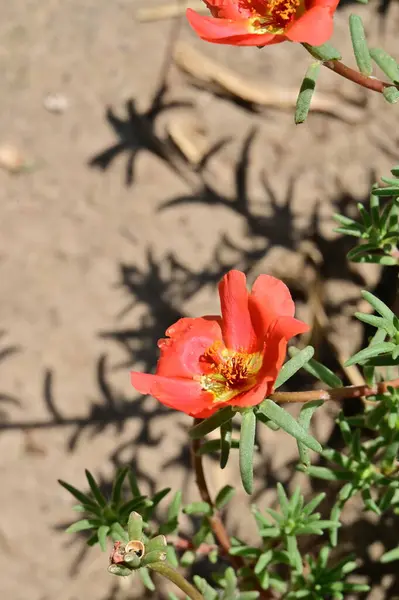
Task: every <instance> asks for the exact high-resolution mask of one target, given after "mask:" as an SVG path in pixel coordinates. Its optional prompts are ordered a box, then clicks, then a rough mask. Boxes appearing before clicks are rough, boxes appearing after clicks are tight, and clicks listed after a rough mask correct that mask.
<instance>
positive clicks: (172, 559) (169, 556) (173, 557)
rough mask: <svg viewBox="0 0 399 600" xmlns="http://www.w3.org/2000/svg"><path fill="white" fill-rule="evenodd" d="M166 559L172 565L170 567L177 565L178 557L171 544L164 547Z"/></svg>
mask: <svg viewBox="0 0 399 600" xmlns="http://www.w3.org/2000/svg"><path fill="white" fill-rule="evenodd" d="M166 560H167V561H168V563H170V564H171V565H172V567H175V568H176V567H178V566H179V559H178V558H177V554H176V550H175V549H174V547H173V546H171V545H168V546H167V548H166Z"/></svg>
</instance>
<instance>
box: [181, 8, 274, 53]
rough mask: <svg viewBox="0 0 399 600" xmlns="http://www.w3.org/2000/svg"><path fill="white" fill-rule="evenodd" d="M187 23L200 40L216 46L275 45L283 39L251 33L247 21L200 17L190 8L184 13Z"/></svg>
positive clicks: (265, 34)
mask: <svg viewBox="0 0 399 600" xmlns="http://www.w3.org/2000/svg"><path fill="white" fill-rule="evenodd" d="M186 16H187V19H188V22H189V23H190V25H191V27H192V28H193V29H194V31H195V32H196V33H197V34H198V35H199V37H200V38H202V39H203V40H206V41H207V42H214V43H216V44H230V45H232V46H266V45H268V44H277V43H279V42H282V41H283V40H284V39H285V38H284V37H283V36H276V35H274V34H271V33H262V34H257V33H252V32H250V31H249V21H248V19H243V18H240V19H236V20H233V19H220V18H215V17H207V16H204V15H200V14H198V13H197V12H195V10H193V9H192V8H188V9H187V11H186Z"/></svg>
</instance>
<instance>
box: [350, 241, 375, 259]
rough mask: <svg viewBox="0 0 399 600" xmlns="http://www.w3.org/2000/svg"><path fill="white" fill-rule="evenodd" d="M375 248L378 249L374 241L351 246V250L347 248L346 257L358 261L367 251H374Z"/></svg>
mask: <svg viewBox="0 0 399 600" xmlns="http://www.w3.org/2000/svg"><path fill="white" fill-rule="evenodd" d="M376 250H378V247H377V246H376V245H375V244H374V243H373V244H372V243H367V244H359V245H358V246H355V247H354V248H352V250H349V252H348V254H347V258H348V260H352V261H354V262H359V260H360V259H362V258H363V256H364V255H365V254H366V253H367V252H374V251H376Z"/></svg>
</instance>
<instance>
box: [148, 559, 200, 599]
mask: <svg viewBox="0 0 399 600" xmlns="http://www.w3.org/2000/svg"><path fill="white" fill-rule="evenodd" d="M147 566H148V568H149V569H152V570H153V571H156V572H157V573H159V574H160V575H162V577H165V578H166V579H169V581H172V582H173V583H174V584H175V585H176V586H177V587H178V588H180V589H181V591H182V592H184V593H185V594H187V596H188V597H189V598H191V600H204V597H203V595H202V594H200V592H199V591H198V590H196V589H195V587H193V586H192V585H191V583H189V582H188V581H187V580H186V579H184V577H183V575H181V574H180V573H179V572H178V571H176V570H175V569H174V568H173V567H171V566H170V565H168V564H167V563H164V562H156V563H151V564H149V565H147Z"/></svg>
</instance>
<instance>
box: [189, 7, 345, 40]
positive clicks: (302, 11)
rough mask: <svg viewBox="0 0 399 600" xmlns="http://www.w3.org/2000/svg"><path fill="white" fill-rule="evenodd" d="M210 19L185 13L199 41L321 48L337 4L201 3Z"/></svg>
mask: <svg viewBox="0 0 399 600" xmlns="http://www.w3.org/2000/svg"><path fill="white" fill-rule="evenodd" d="M204 2H205V4H206V5H207V7H208V8H209V10H210V11H211V13H212V17H206V16H203V15H200V14H198V13H197V12H195V11H194V10H193V9H191V8H188V9H187V13H186V14H187V18H188V20H189V22H190V25H191V27H192V28H193V29H194V30H195V31H196V32H197V34H198V35H199V36H200V38H202V39H203V40H206V41H207V42H214V43H215V44H231V45H233V46H267V45H269V44H278V43H279V42H284V41H285V40H291V41H292V42H306V43H308V44H311V45H312V46H320V45H321V44H324V43H325V42H326V41H327V40H328V39H330V37H331V36H332V32H333V15H334V12H335V9H336V8H337V5H338V3H339V0H204Z"/></svg>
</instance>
